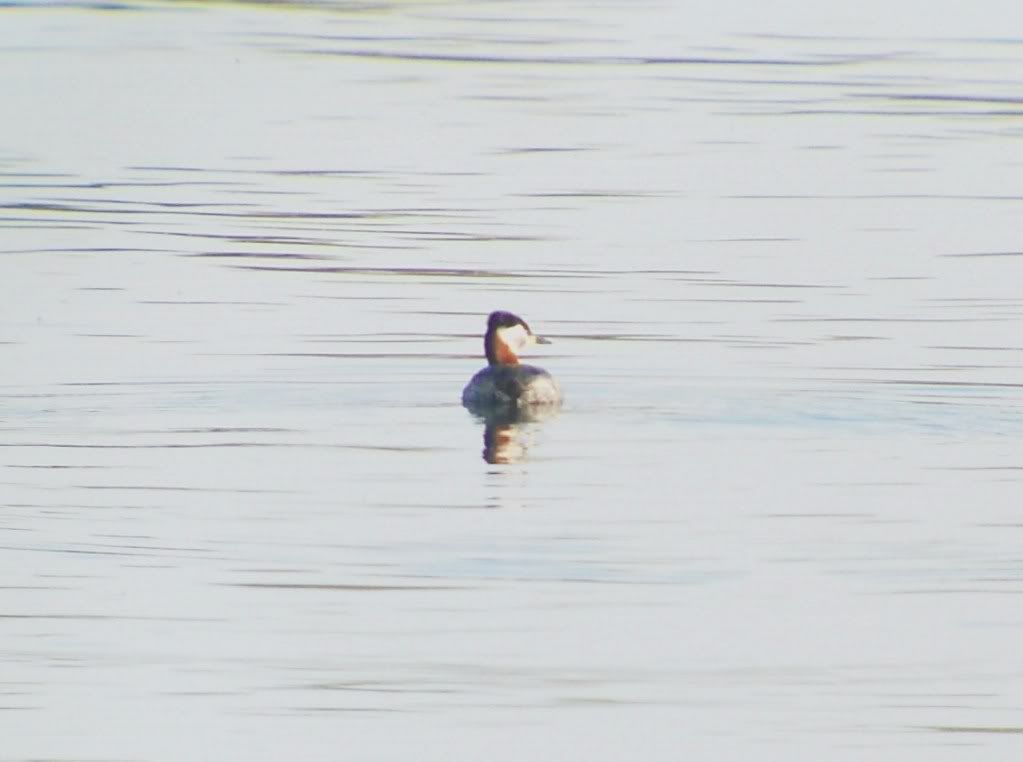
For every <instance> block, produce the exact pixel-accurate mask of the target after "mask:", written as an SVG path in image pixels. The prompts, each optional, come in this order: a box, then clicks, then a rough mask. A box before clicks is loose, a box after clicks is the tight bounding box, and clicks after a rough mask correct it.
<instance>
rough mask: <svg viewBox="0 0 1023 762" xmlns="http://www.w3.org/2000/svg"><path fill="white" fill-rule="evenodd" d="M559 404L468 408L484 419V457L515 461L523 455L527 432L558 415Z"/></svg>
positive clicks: (489, 460) (484, 458) (496, 460)
mask: <svg viewBox="0 0 1023 762" xmlns="http://www.w3.org/2000/svg"><path fill="white" fill-rule="evenodd" d="M559 409H560V405H559V404H546V405H533V406H529V407H525V408H521V409H513V410H506V411H503V412H501V413H495V412H494V411H486V412H483V411H478V410H472V409H471V408H470V412H472V413H473V414H474V415H476V416H477V417H478V418H480V419H481V420H482V421H483V460H485V461H486V462H487V463H495V464H496V463H517V462H518V461H520V460H522V459H523V458H524V457H525V456H526V451H527V449H528V447H527V443H526V440H527V434H528V432H529V430H530V429H533V428H535V427H536V426H537V425H538V424H539V423H540V422H541V421H545V420H547V419H548V418H552V417H554V416H555V415H557V413H558V410H559Z"/></svg>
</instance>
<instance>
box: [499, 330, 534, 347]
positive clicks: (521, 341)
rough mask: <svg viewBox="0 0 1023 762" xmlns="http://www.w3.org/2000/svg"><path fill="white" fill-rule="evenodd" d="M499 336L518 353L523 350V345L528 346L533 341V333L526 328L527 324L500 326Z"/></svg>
mask: <svg viewBox="0 0 1023 762" xmlns="http://www.w3.org/2000/svg"><path fill="white" fill-rule="evenodd" d="M497 337H498V339H500V340H501V341H502V342H504V345H505V346H506V347H508V348H509V349H510V350H511V351H512V352H515V353H516V354H518V353H519V352H521V351H522V349H523V347H527V346H529V345H530V344H532V343H533V337H532V335H531V334H530V333H529V331H527V330H526V328H525V326H522V325H512V326H508V327H507V328H498V329H497Z"/></svg>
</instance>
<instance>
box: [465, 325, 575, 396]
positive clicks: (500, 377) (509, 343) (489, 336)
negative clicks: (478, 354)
mask: <svg viewBox="0 0 1023 762" xmlns="http://www.w3.org/2000/svg"><path fill="white" fill-rule="evenodd" d="M550 343H551V342H550V341H548V340H547V339H544V338H541V337H540V336H537V335H536V334H535V333H533V332H532V331H531V330H530V329H529V325H528V324H527V323H526V321H525V320H523V319H522V318H520V317H519V316H518V315H513V314H512V313H510V312H501V311H498V312H491V313H490V317H489V318H487V333H486V335H485V336H484V337H483V349H484V351H485V352H486V355H487V363H488V365H487V367H486V368H484V369H483V370H481V371H480V372H479V373H477V374H476V375H475V376H473V377H472V378H471V379H470V380H469V383H468V384H466V385H465V389H463V390H462V404H463V405H464V406H465V407H467V408H469V409H470V410H473V411H478V410H484V411H485V410H511V409H523V408H525V409H529V408H530V407H540V406H554V405H557V404H559V403H560V402H561V390H560V389H559V388H558V382H557V381H555V380H554V377H553V376H551V374H550V373H548V372H547V371H545V370H544V369H543V368H537V367H534V366H532V365H521V364H519V352H521V351H522V350H523V349H524V348H525V347H528V346H529V345H531V344H550Z"/></svg>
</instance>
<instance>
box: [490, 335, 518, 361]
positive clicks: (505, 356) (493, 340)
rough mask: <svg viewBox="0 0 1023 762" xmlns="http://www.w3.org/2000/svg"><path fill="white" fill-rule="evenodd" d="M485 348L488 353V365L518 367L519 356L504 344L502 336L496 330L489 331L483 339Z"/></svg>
mask: <svg viewBox="0 0 1023 762" xmlns="http://www.w3.org/2000/svg"><path fill="white" fill-rule="evenodd" d="M483 348H484V351H486V353H487V363H488V364H490V365H518V364H519V356H518V355H517V354H515V353H514V352H513V351H512V349H511V347H509V346H508V345H507V344H505V343H504V341H503V340H502V339H501V334H500V333H499V332H498V331H497V330H494V329H490V330H488V331H487V335H486V336H484V337H483Z"/></svg>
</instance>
